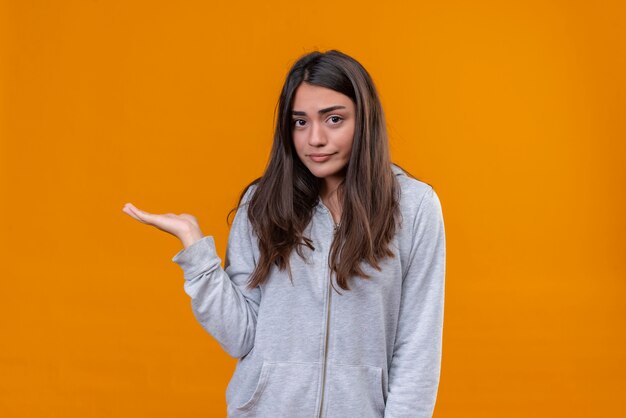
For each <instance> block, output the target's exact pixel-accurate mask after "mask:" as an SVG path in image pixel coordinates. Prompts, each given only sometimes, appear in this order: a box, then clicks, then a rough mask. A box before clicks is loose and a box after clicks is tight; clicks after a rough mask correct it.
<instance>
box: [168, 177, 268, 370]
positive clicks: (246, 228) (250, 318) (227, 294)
mask: <svg viewBox="0 0 626 418" xmlns="http://www.w3.org/2000/svg"><path fill="white" fill-rule="evenodd" d="M252 189H253V187H251V188H250V189H249V190H248V191H247V192H246V195H245V196H244V199H243V202H244V204H243V205H242V206H241V207H240V208H239V210H237V213H236V215H235V218H234V220H233V224H232V226H231V230H230V235H229V237H228V246H227V249H226V260H225V263H224V267H225V268H224V269H222V267H221V265H220V263H221V259H220V258H219V256H218V255H217V252H216V250H215V242H214V240H213V237H212V236H205V237H204V238H202V239H201V240H199V241H196V242H194V243H193V244H192V245H190V246H189V247H187V248H183V249H182V250H180V251H179V252H178V253H177V254H176V255H175V256H174V257H173V258H172V261H173V262H175V263H177V264H178V265H179V266H180V267H181V268H182V269H183V272H184V279H185V283H184V289H185V292H186V293H187V294H188V295H189V296H190V297H191V307H192V310H193V313H194V315H195V317H196V319H197V320H198V322H199V323H200V324H201V325H202V327H203V328H204V329H205V330H206V331H207V332H208V333H209V334H211V335H212V336H213V337H214V338H215V339H216V340H217V342H218V343H219V344H220V345H221V346H222V348H223V349H224V350H225V351H226V352H227V353H228V354H229V355H230V356H232V357H234V358H240V357H243V356H245V355H246V354H247V353H248V352H249V351H250V350H251V349H252V347H253V346H254V336H255V332H256V319H257V313H258V310H259V304H260V302H261V290H260V288H259V287H258V286H257V287H256V288H254V289H252V290H249V289H247V288H246V284H247V282H248V279H249V278H250V275H251V274H252V272H253V270H254V268H255V266H256V259H257V257H258V245H256V244H257V241H256V239H255V238H254V237H253V232H252V227H251V225H250V222H249V220H248V214H247V201H248V199H249V198H250V196H251V193H252Z"/></svg>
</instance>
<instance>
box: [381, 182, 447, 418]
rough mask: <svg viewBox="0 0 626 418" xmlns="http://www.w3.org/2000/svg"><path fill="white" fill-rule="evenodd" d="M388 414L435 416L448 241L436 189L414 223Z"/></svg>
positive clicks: (394, 417)
mask: <svg viewBox="0 0 626 418" xmlns="http://www.w3.org/2000/svg"><path fill="white" fill-rule="evenodd" d="M413 236H414V241H413V246H412V248H411V253H410V259H409V265H408V267H407V270H406V273H405V276H404V278H403V282H402V299H401V302H400V315H399V319H398V329H397V333H396V340H395V344H394V352H393V358H392V361H391V367H390V369H389V392H388V396H387V403H386V407H385V418H400V417H403V418H404V417H406V418H408V417H411V418H416V417H421V418H425V417H432V414H433V410H434V408H435V400H436V398H437V389H438V386H439V376H440V370H441V350H442V331H443V302H444V280H445V268H446V267H445V265H446V241H445V231H444V223H443V215H442V209H441V203H440V201H439V198H438V197H437V194H436V193H435V191H434V190H433V189H432V188H430V189H429V190H428V191H426V193H425V194H424V196H423V198H422V202H421V203H420V207H419V209H418V212H417V216H416V219H415V220H414V223H413Z"/></svg>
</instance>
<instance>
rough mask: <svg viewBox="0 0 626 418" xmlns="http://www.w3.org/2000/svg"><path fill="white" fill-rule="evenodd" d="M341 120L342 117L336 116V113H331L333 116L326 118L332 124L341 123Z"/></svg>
mask: <svg viewBox="0 0 626 418" xmlns="http://www.w3.org/2000/svg"><path fill="white" fill-rule="evenodd" d="M342 120H343V118H342V117H341V116H337V115H333V116H331V117H329V118H328V121H330V123H331V124H333V125H337V124H339V123H341V121H342Z"/></svg>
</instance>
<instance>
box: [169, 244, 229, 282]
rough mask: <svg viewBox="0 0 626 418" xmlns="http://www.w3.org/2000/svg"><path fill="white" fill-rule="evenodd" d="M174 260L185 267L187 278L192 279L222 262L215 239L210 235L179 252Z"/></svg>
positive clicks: (181, 266)
mask: <svg viewBox="0 0 626 418" xmlns="http://www.w3.org/2000/svg"><path fill="white" fill-rule="evenodd" d="M172 261H173V262H174V263H176V264H178V265H179V266H180V268H182V269H183V272H184V275H185V280H191V279H192V278H194V276H195V275H197V273H199V272H201V271H202V270H206V269H208V268H210V267H211V266H213V265H215V264H216V263H217V264H219V263H220V262H221V260H220V258H219V257H218V255H217V251H216V250H215V241H214V240H213V237H212V236H209V235H207V236H206V237H204V238H202V239H200V240H198V241H196V242H194V243H193V244H191V245H190V246H189V247H187V248H183V249H182V250H180V251H179V252H177V253H176V255H175V256H174V257H172Z"/></svg>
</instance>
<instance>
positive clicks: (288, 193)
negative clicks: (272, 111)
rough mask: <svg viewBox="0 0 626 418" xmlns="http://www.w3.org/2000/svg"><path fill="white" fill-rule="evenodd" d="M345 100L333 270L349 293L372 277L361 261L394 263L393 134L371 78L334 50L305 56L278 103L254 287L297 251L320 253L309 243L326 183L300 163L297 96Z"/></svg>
mask: <svg viewBox="0 0 626 418" xmlns="http://www.w3.org/2000/svg"><path fill="white" fill-rule="evenodd" d="M303 82H306V83H309V84H312V85H316V86H321V87H326V88H329V89H332V90H335V91H337V92H339V93H342V94H344V95H346V96H348V97H350V99H352V101H353V102H354V104H355V109H356V121H355V131H354V141H353V144H352V153H351V155H350V160H349V162H348V165H347V168H346V176H345V179H344V181H343V182H342V184H341V185H340V187H339V189H338V196H339V199H340V202H341V204H342V213H341V222H340V224H341V227H340V228H339V229H338V230H337V232H336V234H335V237H334V239H333V242H332V245H331V252H330V257H329V267H330V268H331V271H333V272H334V273H335V276H336V279H337V283H338V284H339V286H340V287H341V288H342V289H344V290H350V287H349V285H348V279H349V278H350V277H351V276H359V277H362V278H368V277H369V276H368V275H367V274H366V273H365V272H364V271H363V269H362V266H361V262H363V261H365V262H367V263H369V264H370V265H371V266H372V267H374V268H376V269H378V270H380V266H379V262H380V261H381V260H382V259H384V258H385V257H393V253H392V251H391V250H390V249H389V244H390V242H391V240H392V238H393V236H394V234H395V231H396V227H397V222H398V221H399V219H400V210H399V203H398V200H399V186H398V184H397V182H396V179H395V175H394V173H393V171H392V169H391V162H390V158H389V149H388V139H387V130H386V125H385V117H384V114H383V109H382V106H381V103H380V99H379V97H378V93H377V91H376V88H375V86H374V82H373V81H372V79H371V77H370V75H369V74H368V72H367V71H366V70H365V68H363V66H362V65H361V64H359V63H358V62H357V61H356V60H355V59H353V58H351V57H349V56H348V55H346V54H344V53H342V52H340V51H337V50H331V51H327V52H325V53H322V52H317V51H315V52H311V53H308V54H306V55H303V56H302V57H300V58H299V59H298V60H297V61H296V63H295V64H294V65H293V66H292V68H291V69H290V70H289V73H288V74H287V78H286V80H285V83H284V85H283V88H282V92H281V94H280V98H279V101H278V116H277V120H276V128H275V133H274V142H273V145H272V150H271V154H270V159H269V162H268V165H267V168H266V169H265V172H264V174H263V176H262V177H260V178H258V179H256V180H255V181H253V182H252V183H251V184H250V185H248V187H246V189H245V190H244V191H243V192H242V194H241V197H240V199H239V205H241V201H242V199H243V197H244V195H245V193H246V192H247V190H248V188H249V187H251V186H252V185H256V189H255V190H254V193H253V194H252V196H251V198H250V199H249V204H248V208H247V211H248V218H249V220H250V223H251V225H252V228H253V230H254V232H255V233H256V235H257V237H258V243H259V250H260V258H259V260H258V263H257V266H256V268H255V270H254V271H253V273H252V276H251V277H250V280H249V282H248V287H249V288H254V287H256V286H258V285H259V284H262V283H264V282H265V280H266V279H267V276H268V274H269V272H270V269H271V268H272V266H273V265H275V266H277V267H278V268H279V269H280V270H284V269H287V270H288V272H289V277H290V279H291V280H292V281H293V277H292V275H291V269H290V265H289V257H290V255H291V253H292V251H293V250H294V249H295V251H296V252H297V253H298V254H299V256H300V257H304V255H303V252H302V248H303V246H307V247H309V248H310V249H311V250H315V248H314V247H313V243H312V241H311V240H310V239H309V238H308V237H306V236H304V234H303V231H304V230H305V228H306V226H307V225H308V223H309V222H310V221H311V218H312V214H313V210H314V208H315V206H316V205H317V203H318V201H319V194H320V187H321V184H322V180H321V179H319V178H317V177H315V176H313V175H312V174H311V172H310V171H309V170H308V169H307V168H306V166H305V165H304V164H303V163H302V162H301V161H300V159H299V158H298V156H297V154H296V151H295V148H294V144H293V137H292V129H293V125H292V116H291V111H292V106H293V101H294V95H295V91H296V89H297V88H298V86H299V85H300V84H301V83H303Z"/></svg>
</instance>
